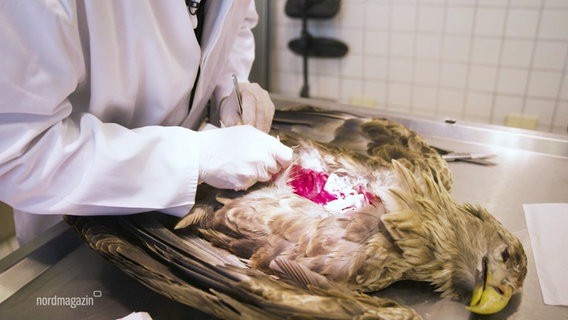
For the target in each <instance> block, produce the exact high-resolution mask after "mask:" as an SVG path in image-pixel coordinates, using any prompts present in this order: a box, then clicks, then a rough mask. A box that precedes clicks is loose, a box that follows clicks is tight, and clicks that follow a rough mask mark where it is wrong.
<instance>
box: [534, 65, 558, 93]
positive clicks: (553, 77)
mask: <svg viewBox="0 0 568 320" xmlns="http://www.w3.org/2000/svg"><path fill="white" fill-rule="evenodd" d="M560 80H561V74H560V73H559V72H549V71H533V72H531V73H530V75H529V87H528V94H529V95H531V96H534V97H545V98H555V97H556V95H557V94H558V89H559V87H560Z"/></svg>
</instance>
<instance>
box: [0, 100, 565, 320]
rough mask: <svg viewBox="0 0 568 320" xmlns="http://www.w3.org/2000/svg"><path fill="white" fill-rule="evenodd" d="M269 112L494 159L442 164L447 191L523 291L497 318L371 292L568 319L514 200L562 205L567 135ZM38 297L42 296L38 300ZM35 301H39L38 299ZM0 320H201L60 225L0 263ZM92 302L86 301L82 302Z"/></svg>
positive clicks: (432, 308)
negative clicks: (518, 258)
mask: <svg viewBox="0 0 568 320" xmlns="http://www.w3.org/2000/svg"><path fill="white" fill-rule="evenodd" d="M273 98H274V99H275V101H276V104H277V106H289V105H293V104H305V103H309V104H312V105H317V106H320V107H323V108H331V109H336V110H343V111H348V112H353V113H359V114H362V115H374V116H378V117H385V118H389V119H393V120H397V121H400V122H402V123H404V124H405V125H407V126H408V127H410V128H412V129H414V130H416V131H418V132H419V133H420V134H421V135H423V136H424V137H425V138H426V139H427V140H428V141H429V142H430V143H431V144H432V145H434V146H437V147H441V148H444V149H450V150H453V151H467V152H485V153H492V154H495V155H496V157H495V158H494V159H492V161H493V162H495V163H496V165H495V166H480V165H475V164H470V163H466V162H453V163H451V164H450V167H451V169H452V172H453V175H454V187H453V191H452V193H453V195H454V197H455V198H456V199H457V200H458V201H461V202H470V203H474V204H480V205H482V206H484V207H486V208H487V209H489V210H490V211H491V212H492V213H493V214H494V215H495V216H496V217H497V218H498V219H499V220H500V221H501V222H502V223H503V224H504V225H505V226H506V227H507V228H508V229H509V230H511V231H512V232H514V233H515V234H516V235H517V236H518V237H519V238H520V239H521V241H522V243H523V245H524V247H525V250H526V253H527V257H528V262H529V265H528V274H527V278H526V280H525V284H524V288H523V290H522V292H521V293H520V294H517V295H515V296H514V297H513V298H512V299H511V302H510V303H509V305H508V306H507V307H506V308H505V309H504V310H502V311H501V312H499V313H497V314H495V315H490V316H481V315H475V314H471V313H470V312H468V311H467V310H466V309H465V308H464V305H463V304H462V303H459V302H455V301H451V300H447V299H441V298H440V297H439V295H438V294H437V293H435V292H434V291H433V288H432V287H431V286H429V285H428V284H424V283H416V282H401V283H397V284H395V285H393V286H391V287H389V288H387V289H385V290H383V291H381V292H379V293H376V294H377V295H381V296H387V297H390V298H393V299H395V300H397V301H399V302H400V303H403V304H406V305H409V306H411V307H413V308H415V309H416V310H417V311H418V312H419V313H420V314H421V315H422V317H423V318H424V319H436V320H438V319H442V320H443V319H448V320H449V319H452V320H454V319H470V320H472V319H516V320H521V319H522V320H533V319H568V307H565V306H549V305H545V304H544V302H543V298H542V294H541V291H540V284H539V281H538V278H537V274H536V269H535V263H534V256H533V252H532V248H531V244H530V239H529V234H528V231H527V226H526V223H525V218H524V213H523V209H522V204H525V203H549V202H568V138H567V137H565V136H559V135H551V134H545V133H538V132H533V131H526V130H516V129H510V128H502V127H496V126H484V125H475V124H467V123H464V124H462V123H456V124H448V123H444V121H443V119H441V120H436V119H425V118H417V117H412V116H407V115H403V114H396V113H392V112H384V111H377V110H370V109H365V108H356V107H352V106H345V105H339V104H333V103H329V102H322V101H316V100H313V99H298V98H288V97H280V96H274V97H273ZM53 296H58V297H86V298H92V299H91V300H89V299H86V300H87V302H89V305H87V306H76V307H75V308H72V307H71V306H46V305H38V303H39V304H41V302H42V301H43V302H47V300H46V299H47V298H50V297H53ZM44 298H46V299H44ZM42 299H43V300H42ZM0 302H1V303H0V318H3V319H15V318H18V319H37V318H40V317H41V318H49V319H55V318H57V319H66V318H67V319H116V318H119V317H123V316H126V315H127V314H129V313H130V312H133V311H147V312H149V313H150V315H151V316H152V317H153V318H154V319H178V318H181V317H184V318H190V319H209V318H210V317H209V316H207V315H204V314H203V313H201V312H199V311H196V310H193V309H191V308H189V307H187V306H184V305H181V304H179V303H176V302H173V301H171V300H168V299H167V298H165V297H162V296H160V295H158V294H156V293H154V292H153V291H151V290H149V289H147V288H145V287H144V286H142V285H141V284H139V283H138V282H137V281H135V280H133V279H131V278H130V277H128V276H127V275H126V274H124V273H122V272H121V271H120V270H119V269H118V268H116V267H114V266H113V265H112V264H110V263H109V262H107V261H106V260H104V259H103V258H102V257H100V256H99V255H98V254H97V253H95V252H93V251H91V250H90V249H89V248H88V247H87V246H86V245H85V244H83V243H82V242H81V240H79V238H78V237H77V236H75V234H74V233H73V231H72V230H70V229H69V228H68V227H67V226H66V225H65V224H64V223H61V224H59V225H57V226H56V227H55V228H54V229H52V230H51V231H50V232H48V233H47V234H45V235H42V236H41V237H40V238H38V239H37V240H36V241H34V242H33V243H30V244H29V245H27V246H24V247H22V248H20V249H18V250H17V251H16V252H14V253H13V254H11V255H10V256H8V257H6V258H4V259H3V260H1V261H0ZM90 302H92V303H90Z"/></svg>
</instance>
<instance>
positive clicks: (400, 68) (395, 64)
mask: <svg viewBox="0 0 568 320" xmlns="http://www.w3.org/2000/svg"><path fill="white" fill-rule="evenodd" d="M388 68H389V69H388V75H389V78H388V79H389V80H390V81H395V82H404V83H410V82H411V81H412V73H413V68H414V62H413V60H409V59H399V58H392V59H390V61H389V64H388Z"/></svg>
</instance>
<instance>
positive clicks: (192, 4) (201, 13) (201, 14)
mask: <svg viewBox="0 0 568 320" xmlns="http://www.w3.org/2000/svg"><path fill="white" fill-rule="evenodd" d="M205 2H207V0H201V1H190V0H185V4H186V5H187V7H188V8H189V14H191V15H195V17H196V18H197V28H195V29H193V31H194V32H195V38H197V43H199V45H201V36H202V35H203V24H204V23H205ZM200 65H201V63H200ZM200 73H201V67H199V69H197V75H196V76H195V83H194V84H193V88H192V89H191V95H190V96H189V109H190V110H191V106H192V105H193V98H194V97H195V88H197V81H198V80H199V75H200Z"/></svg>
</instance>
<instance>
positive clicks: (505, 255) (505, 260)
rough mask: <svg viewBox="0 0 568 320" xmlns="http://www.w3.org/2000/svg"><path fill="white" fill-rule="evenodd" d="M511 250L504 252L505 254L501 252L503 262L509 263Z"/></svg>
mask: <svg viewBox="0 0 568 320" xmlns="http://www.w3.org/2000/svg"><path fill="white" fill-rule="evenodd" d="M509 257H510V255H509V249H505V250H503V252H501V259H502V260H503V262H507V260H509Z"/></svg>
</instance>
